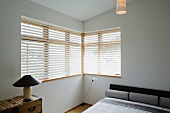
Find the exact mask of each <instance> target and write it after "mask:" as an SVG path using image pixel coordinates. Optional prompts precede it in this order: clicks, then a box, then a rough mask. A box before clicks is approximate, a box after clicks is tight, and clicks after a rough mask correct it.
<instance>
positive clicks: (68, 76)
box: [40, 74, 83, 82]
mask: <svg viewBox="0 0 170 113" xmlns="http://www.w3.org/2000/svg"><path fill="white" fill-rule="evenodd" d="M80 75H83V74H76V75H67V76H62V77H58V78H43V79H40V80H41V81H42V82H49V81H53V80H59V79H64V78H70V77H75V76H80Z"/></svg>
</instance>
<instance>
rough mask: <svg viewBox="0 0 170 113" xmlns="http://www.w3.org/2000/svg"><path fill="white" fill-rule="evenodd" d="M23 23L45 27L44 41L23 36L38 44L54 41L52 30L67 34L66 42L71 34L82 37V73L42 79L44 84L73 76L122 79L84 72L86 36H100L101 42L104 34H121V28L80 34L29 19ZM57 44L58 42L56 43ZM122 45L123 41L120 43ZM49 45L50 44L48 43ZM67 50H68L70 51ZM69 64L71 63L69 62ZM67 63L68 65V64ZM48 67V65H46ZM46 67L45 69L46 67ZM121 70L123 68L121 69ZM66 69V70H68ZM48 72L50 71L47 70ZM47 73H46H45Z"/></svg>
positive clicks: (118, 76) (46, 47) (45, 47)
mask: <svg viewBox="0 0 170 113" xmlns="http://www.w3.org/2000/svg"><path fill="white" fill-rule="evenodd" d="M21 23H26V24H31V25H35V26H40V27H43V37H42V40H39V39H38V38H37V39H36V36H32V37H31V36H26V35H21V40H34V41H37V42H39V41H40V42H45V40H48V41H49V40H53V39H50V38H49V34H48V33H49V32H48V31H49V30H50V29H52V30H57V31H61V32H65V34H66V35H65V36H66V37H65V38H66V40H69V35H70V34H73V35H78V36H81V43H80V45H79V46H80V47H81V49H80V52H81V73H77V74H73V75H63V76H61V77H56V78H43V79H40V80H42V81H43V82H46V81H51V80H58V79H62V78H68V77H72V76H78V75H93V76H107V77H116V78H120V77H121V74H116V75H107V74H101V73H98V74H92V73H86V72H85V70H84V67H85V66H84V62H85V58H84V56H85V46H86V44H85V36H90V35H96V34H97V35H98V37H99V40H100V38H101V35H102V34H105V33H113V32H121V31H120V28H114V29H109V30H103V31H97V32H88V33H80V32H75V31H71V30H67V29H62V28H58V27H54V26H51V25H48V24H43V23H41V22H35V21H30V20H28V19H21ZM59 42H61V43H62V42H63V41H58V43H59ZM56 43H57V42H56ZM120 43H121V41H120ZM48 44H49V43H48ZM48 44H47V43H45V46H44V49H45V50H48V48H49V45H48ZM69 44H70V45H69V46H71V45H75V44H76V43H75V42H69ZM98 47H99V51H98V52H99V54H100V52H101V47H100V44H99V43H98ZM65 48H68V49H69V47H68V46H67V45H66V46H65ZM68 49H66V50H68ZM46 62H48V60H46ZM68 62H69V61H68ZM68 62H67V63H68ZM46 66H47V67H48V63H47V65H46ZM46 66H45V67H46ZM65 68H67V69H68V67H67V66H66V67H65ZM120 68H121V67H120ZM67 69H65V70H67ZM46 71H48V70H46ZM45 73H46V72H45Z"/></svg>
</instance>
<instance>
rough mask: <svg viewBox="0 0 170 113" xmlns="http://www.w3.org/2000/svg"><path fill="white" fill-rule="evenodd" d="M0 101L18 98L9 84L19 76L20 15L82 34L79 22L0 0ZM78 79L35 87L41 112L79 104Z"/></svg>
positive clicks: (25, 2)
mask: <svg viewBox="0 0 170 113" xmlns="http://www.w3.org/2000/svg"><path fill="white" fill-rule="evenodd" d="M0 15H1V16H0V100H3V99H7V98H11V97H13V96H17V95H21V94H22V88H15V87H13V86H12V84H13V83H14V82H15V81H16V80H18V79H19V78H20V76H21V74H20V38H21V36H20V19H21V15H24V16H28V17H31V18H34V19H38V20H42V21H45V22H49V23H52V24H56V25H58V26H62V27H66V28H69V29H74V30H77V31H82V29H83V26H82V22H81V21H78V20H75V19H73V18H70V17H68V16H65V15H63V14H60V13H57V12H55V11H52V10H49V9H47V8H45V7H42V6H40V5H37V4H35V3H32V2H30V1H29V0H0ZM82 83H83V82H82V76H77V77H72V78H67V79H61V80H56V81H52V82H47V83H42V84H41V85H39V86H35V87H33V88H35V89H34V92H33V93H34V94H36V95H38V96H40V97H43V102H44V103H43V111H44V113H63V112H65V111H66V110H69V109H71V108H72V107H75V106H76V105H78V104H80V103H81V102H82V95H83V84H82Z"/></svg>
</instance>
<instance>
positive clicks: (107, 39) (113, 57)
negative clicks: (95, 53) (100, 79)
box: [100, 32, 121, 75]
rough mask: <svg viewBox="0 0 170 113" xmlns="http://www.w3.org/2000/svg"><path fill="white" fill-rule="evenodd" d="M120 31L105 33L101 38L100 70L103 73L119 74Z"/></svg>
mask: <svg viewBox="0 0 170 113" xmlns="http://www.w3.org/2000/svg"><path fill="white" fill-rule="evenodd" d="M120 41H121V40H120V32H115V33H106V34H103V35H102V39H101V43H100V44H101V57H100V62H101V63H100V65H101V67H100V70H101V72H100V73H101V74H105V75H120V74H121V43H120Z"/></svg>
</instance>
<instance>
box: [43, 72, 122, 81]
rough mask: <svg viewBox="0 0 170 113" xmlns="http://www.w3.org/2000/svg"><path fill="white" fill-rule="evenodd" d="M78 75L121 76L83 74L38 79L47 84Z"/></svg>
mask: <svg viewBox="0 0 170 113" xmlns="http://www.w3.org/2000/svg"><path fill="white" fill-rule="evenodd" d="M80 75H90V76H105V77H114V78H121V75H102V74H89V73H84V74H76V75H68V76H62V77H58V78H43V79H40V80H41V81H42V82H49V81H54V80H59V79H65V78H70V77H75V76H80Z"/></svg>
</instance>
